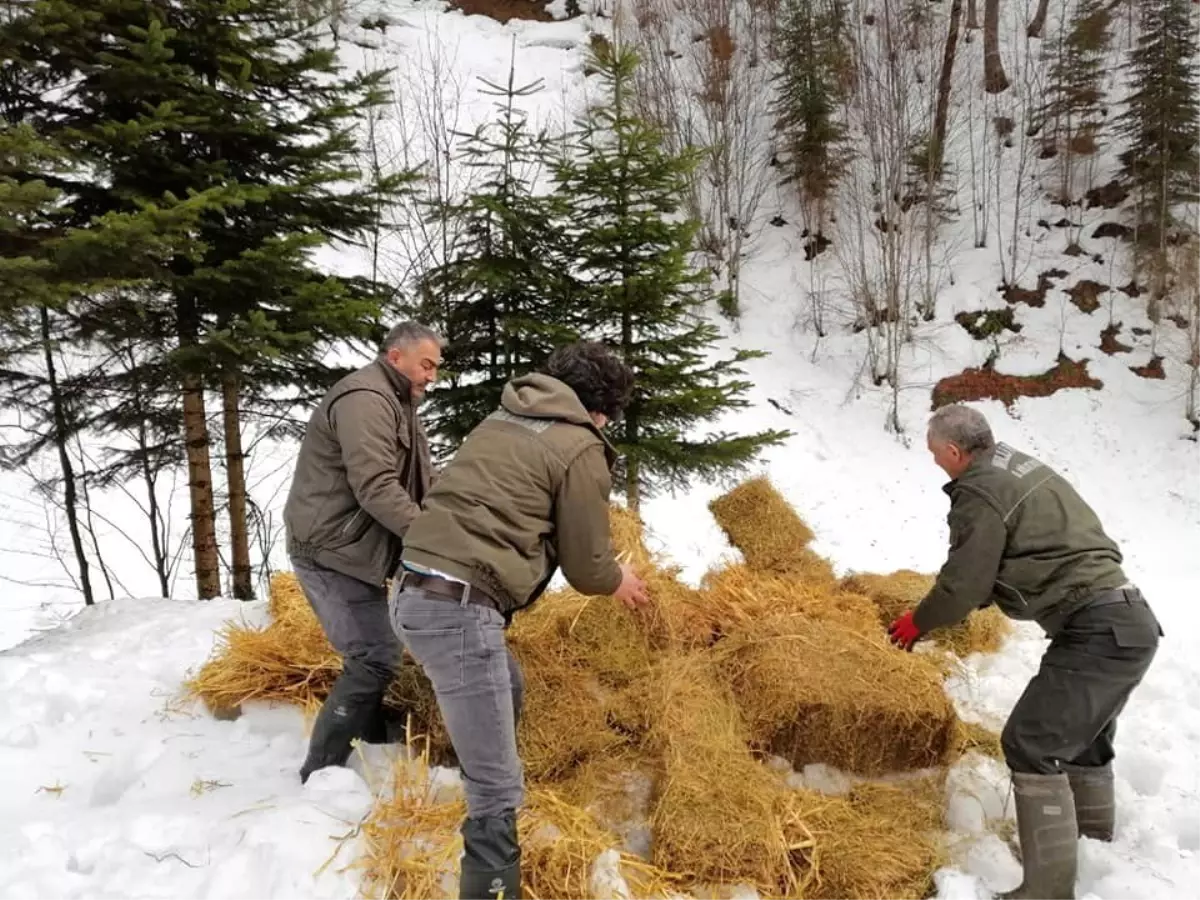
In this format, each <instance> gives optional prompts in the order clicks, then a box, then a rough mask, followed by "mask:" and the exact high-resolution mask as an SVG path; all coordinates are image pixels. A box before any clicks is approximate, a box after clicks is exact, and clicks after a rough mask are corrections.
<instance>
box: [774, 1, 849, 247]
mask: <svg viewBox="0 0 1200 900" xmlns="http://www.w3.org/2000/svg"><path fill="white" fill-rule="evenodd" d="M849 38H850V33H849V29H848V28H847V25H846V4H845V3H844V2H843V0H787V3H786V5H785V6H784V8H783V9H782V11H781V14H780V26H779V33H778V35H777V36H776V46H777V51H776V55H777V56H778V57H779V60H780V69H779V74H778V75H777V76H776V77H775V101H774V111H775V115H776V117H777V124H778V128H779V133H780V136H781V138H782V141H783V156H784V159H785V166H786V175H785V178H784V182H785V183H794V184H795V185H796V186H797V188H798V190H799V192H800V198H801V202H802V203H803V204H804V207H805V216H806V218H807V219H808V221H807V223H806V224H807V226H808V228H809V230H810V231H811V232H813V233H814V234H820V232H821V228H822V226H823V224H824V209H825V202H826V200H827V199H828V198H829V197H830V195H831V194H832V193H833V191H834V189H835V187H836V185H837V182H838V179H839V178H840V177H841V175H842V173H843V172H844V171H845V169H846V166H847V165H848V164H849V159H850V140H849V132H848V131H847V128H846V125H845V122H844V121H843V119H842V117H841V114H840V112H841V109H842V105H843V102H844V101H845V98H846V94H847V92H848V91H849V90H850V86H851V82H852V77H853V76H852V68H853V66H852V60H851V52H852V51H851V47H850V43H849Z"/></svg>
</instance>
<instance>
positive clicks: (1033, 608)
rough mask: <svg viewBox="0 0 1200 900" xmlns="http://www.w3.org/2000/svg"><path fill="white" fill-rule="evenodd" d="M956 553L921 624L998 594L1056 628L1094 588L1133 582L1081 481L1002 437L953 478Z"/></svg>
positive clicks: (960, 613)
mask: <svg viewBox="0 0 1200 900" xmlns="http://www.w3.org/2000/svg"><path fill="white" fill-rule="evenodd" d="M943 490H945V492H946V493H947V494H949V495H950V514H949V517H948V520H949V524H950V553H949V556H948V557H947V559H946V563H945V565H943V566H942V569H941V571H940V572H939V573H938V577H937V581H936V583H935V584H934V586H933V588H932V590H930V592H929V594H928V596H926V597H925V599H924V600H922V601H921V603H920V605H919V606H918V607H917V608H916V611H915V613H914V616H913V622H914V624H915V625H916V626H917V628H919V629H920V630H921V631H922V632H923V633H924V632H927V631H929V630H931V629H934V628H944V627H947V626H950V625H954V624H956V623H958V622H960V621H961V620H962V619H964V618H966V616H967V615H968V614H969V613H970V612H971V611H972V610H974V609H978V608H981V607H984V606H988V605H991V604H992V603H995V604H996V605H997V606H999V607H1000V609H1001V610H1002V611H1003V612H1004V613H1005V614H1006V615H1008V616H1009V617H1011V618H1013V619H1024V620H1034V621H1037V622H1038V623H1039V624H1040V625H1041V626H1042V628H1043V629H1044V630H1045V631H1046V633H1047V634H1051V635H1053V634H1054V633H1055V632H1056V631H1057V630H1058V628H1059V626H1060V625H1061V623H1062V622H1063V621H1064V620H1065V619H1066V618H1067V617H1068V616H1069V615H1070V614H1071V613H1072V612H1074V611H1075V610H1076V609H1078V608H1079V607H1080V606H1082V605H1083V604H1084V603H1086V602H1087V600H1088V598H1089V597H1090V596H1091V595H1093V594H1095V593H1098V592H1100V591H1104V590H1109V589H1112V588H1116V587H1120V586H1121V585H1122V584H1124V583H1126V577H1125V573H1124V572H1123V570H1122V569H1121V562H1122V557H1121V551H1120V550H1119V549H1118V547H1117V545H1116V543H1115V542H1114V541H1113V540H1112V539H1111V538H1110V537H1109V536H1108V535H1107V534H1105V533H1104V529H1103V528H1102V527H1101V525H1100V520H1099V519H1098V518H1097V517H1096V514H1095V513H1094V512H1093V511H1092V509H1091V507H1090V506H1088V505H1087V503H1085V502H1084V501H1083V499H1082V498H1081V497H1080V496H1079V494H1078V493H1076V491H1075V489H1074V488H1073V487H1071V485H1070V484H1069V483H1068V482H1067V481H1066V480H1065V479H1064V478H1063V477H1062V476H1061V475H1059V474H1058V473H1057V472H1055V471H1053V470H1052V469H1051V468H1050V467H1048V466H1046V465H1045V464H1044V463H1042V462H1040V461H1038V460H1036V459H1034V458H1033V457H1031V456H1028V455H1027V454H1025V453H1021V452H1020V451H1018V450H1014V449H1013V448H1012V447H1010V446H1008V445H1007V444H1003V443H1001V444H997V445H996V446H995V447H994V448H992V450H990V451H987V452H985V453H981V454H978V455H977V456H976V458H975V459H973V460H972V461H971V464H970V465H969V466H968V468H967V470H966V471H965V472H964V473H963V474H962V475H961V476H960V477H959V478H957V479H955V480H954V481H952V482H950V483H949V484H947V485H946V486H945V487H944V488H943Z"/></svg>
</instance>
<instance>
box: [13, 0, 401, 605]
mask: <svg viewBox="0 0 1200 900" xmlns="http://www.w3.org/2000/svg"><path fill="white" fill-rule="evenodd" d="M5 30H6V31H8V32H9V37H10V38H11V41H8V40H6V44H8V45H11V46H12V47H13V48H14V56H13V60H14V66H15V69H16V70H17V71H21V72H23V73H28V78H29V80H33V79H35V78H42V79H43V80H53V79H57V83H58V88H59V89H58V90H57V91H56V92H53V93H49V94H43V99H42V106H41V107H39V108H37V109H36V110H35V111H34V112H33V113H32V114H31V116H32V119H33V121H34V122H35V127H36V128H37V129H38V131H39V133H40V134H43V135H47V136H49V137H51V138H52V139H55V140H58V141H60V142H61V143H62V145H63V146H64V147H65V148H66V149H67V151H68V152H69V153H70V154H71V156H72V158H73V160H74V161H75V163H76V165H75V168H74V170H73V171H72V172H71V173H69V175H68V176H67V177H66V178H64V179H62V181H63V182H64V183H63V184H62V185H61V187H62V189H63V191H64V193H65V194H67V195H69V196H68V200H69V202H70V203H71V206H72V208H73V210H74V213H75V218H74V219H73V220H72V221H71V222H70V223H69V225H70V227H73V228H77V229H84V230H86V229H88V228H90V227H92V223H93V221H94V217H96V216H103V215H104V214H107V213H119V214H131V213H133V212H135V211H137V210H139V209H143V208H145V207H146V206H147V204H163V203H167V204H170V203H173V202H175V198H189V197H192V196H202V197H206V198H207V200H208V204H209V206H208V208H207V209H206V210H205V211H204V212H203V214H202V215H201V217H200V219H199V222H198V225H197V227H196V228H195V229H194V237H195V241H194V243H193V244H192V246H191V247H190V248H185V249H184V250H180V251H170V252H165V253H163V254H161V255H160V256H159V257H158V258H157V259H156V260H155V265H154V266H153V271H151V272H149V273H144V274H146V279H145V283H144V284H143V285H142V286H141V287H140V288H139V289H138V290H125V291H115V290H114V291H98V292H95V293H91V294H88V295H85V296H81V297H80V298H79V299H78V301H76V302H75V305H76V306H77V307H78V309H77V310H76V311H75V312H74V313H73V322H74V323H75V328H76V329H77V331H78V337H79V339H80V340H81V341H83V342H84V343H86V344H90V345H91V346H92V347H94V348H97V352H106V353H110V354H111V353H116V352H118V351H120V350H121V349H122V348H125V347H127V346H128V345H129V343H130V342H131V341H132V340H134V339H137V340H140V341H142V342H143V343H142V346H143V347H144V348H145V349H147V350H149V351H156V352H149V353H145V354H142V355H141V357H140V358H138V364H137V366H136V368H135V370H133V371H118V372H115V373H113V374H112V375H111V376H110V377H107V378H106V379H105V380H104V382H103V383H102V384H101V385H98V386H97V391H98V392H100V393H102V394H104V395H106V396H110V397H119V396H126V397H127V396H129V394H130V392H131V391H132V390H133V386H135V385H136V386H137V387H138V389H139V390H141V391H142V396H143V398H144V396H145V391H144V388H145V386H146V385H157V386H159V387H158V388H157V389H158V390H160V391H163V392H164V395H163V396H161V397H160V398H157V399H161V401H162V402H163V404H164V405H165V407H166V408H167V409H169V410H172V411H173V412H174V416H173V421H174V424H173V427H172V433H173V434H174V435H178V433H179V431H180V429H179V423H180V421H181V420H182V424H183V429H182V437H183V440H182V442H180V441H179V440H178V438H177V437H176V438H175V440H174V443H171V444H168V441H167V438H168V434H167V433H166V432H164V433H163V434H161V435H160V436H159V437H161V438H162V443H163V444H168V446H169V447H170V448H171V449H172V450H174V451H175V452H176V453H177V454H178V455H179V457H182V458H186V461H187V464H188V469H189V486H190V491H191V506H192V512H191V519H192V538H193V553H194V557H195V560H196V574H197V588H198V592H199V594H200V596H202V597H211V596H214V595H215V594H217V593H219V592H220V563H219V556H218V553H217V545H216V521H215V516H216V504H215V501H214V490H213V486H212V466H211V463H210V459H209V452H210V448H211V446H212V445H213V444H214V443H215V442H214V441H213V440H212V439H211V437H210V435H209V431H208V416H207V410H206V398H205V393H206V391H207V390H210V389H220V390H221V391H222V397H223V404H222V406H223V411H224V413H225V415H224V423H225V425H226V427H227V429H228V430H229V433H228V434H226V440H225V446H226V455H227V458H228V459H227V463H228V465H227V474H228V475H229V476H230V482H229V491H228V493H229V496H230V499H231V501H232V502H233V505H231V508H230V512H231V517H232V520H233V521H232V526H233V527H232V538H233V542H234V546H233V554H232V555H233V558H234V569H235V572H234V574H235V579H234V593H235V595H237V596H249V594H250V579H249V561H248V549H247V536H246V534H245V528H244V524H243V523H244V519H245V514H244V511H239V510H238V509H236V508H235V506H236V505H237V503H238V501H239V500H240V499H241V498H244V496H245V486H244V483H240V484H239V483H238V481H239V474H240V473H239V469H240V461H241V460H240V456H241V451H240V446H239V445H240V434H238V432H240V429H241V417H242V414H243V413H246V414H251V415H256V416H259V417H261V419H262V420H264V421H268V420H269V421H271V422H272V423H278V424H273V425H272V427H273V428H275V429H276V430H284V431H287V430H289V429H293V428H295V427H296V426H295V422H294V420H289V418H288V415H287V414H288V413H289V412H290V410H291V409H292V407H293V406H294V405H295V403H296V402H297V401H299V400H303V399H306V398H308V397H311V396H312V395H313V394H315V393H317V392H318V391H319V390H320V389H321V388H322V387H324V386H325V385H326V384H327V383H328V382H329V381H330V380H331V379H332V378H333V377H335V376H336V375H337V374H338V372H337V371H333V370H330V368H329V367H328V366H326V365H325V364H324V362H323V360H322V356H323V351H324V348H325V347H327V346H329V345H330V344H331V343H333V342H336V341H340V340H343V339H347V338H358V339H366V338H368V337H372V336H376V335H377V334H378V332H379V325H378V320H379V315H380V294H379V292H378V291H376V290H375V286H373V285H370V284H367V283H365V282H363V281H362V280H359V279H345V278H335V277H329V276H326V275H323V274H321V273H320V272H318V271H316V270H315V268H314V267H313V265H312V262H311V253H312V251H313V250H314V249H315V248H317V247H320V246H323V245H326V244H328V243H330V242H331V241H333V240H347V241H353V240H354V239H355V238H356V236H357V235H358V234H359V233H360V232H361V231H362V230H364V229H365V228H366V227H367V226H369V224H370V223H371V222H372V221H373V219H374V218H375V217H376V216H377V215H378V212H379V207H380V203H379V200H380V198H381V197H387V196H393V195H394V194H395V192H397V191H399V190H400V189H401V186H402V182H403V181H404V178H403V177H402V176H397V177H393V178H390V179H387V181H386V183H384V184H380V185H365V186H364V185H358V184H354V182H355V181H356V180H357V177H358V173H357V171H356V168H355V166H354V162H353V157H354V152H355V149H356V147H355V141H354V135H353V129H352V126H353V125H354V123H355V122H356V121H357V120H358V119H359V118H360V117H361V115H362V114H363V112H364V110H366V109H369V108H370V107H372V106H375V105H378V104H380V103H382V102H383V101H384V99H385V98H384V92H383V91H382V88H381V83H382V78H383V77H384V73H380V72H377V73H371V74H365V75H358V76H354V77H350V78H345V77H342V76H341V75H340V73H339V67H338V65H337V63H336V57H335V54H334V53H333V52H332V51H331V50H328V49H325V48H321V47H320V46H319V45H318V40H317V37H316V35H315V34H314V33H313V32H311V31H309V30H306V29H305V27H304V26H303V25H297V24H296V23H295V17H294V16H293V15H292V14H291V11H290V9H289V3H288V2H286V0H198V2H194V3H189V4H178V3H171V2H167V0H152V2H135V0H97V2H94V3H90V4H87V6H86V8H84V9H81V8H80V7H79V6H78V5H76V4H70V3H63V2H58V0H49V2H46V3H40V4H36V5H32V6H28V7H25V6H23V7H22V8H21V10H20V12H19V13H18V14H17V15H16V16H15V18H14V20H13V21H12V22H11V23H9V24H8V25H7V26H5ZM128 413H129V410H128V407H127V406H126V407H122V406H121V404H119V403H113V404H111V405H110V406H109V408H108V410H107V414H106V415H104V416H101V417H99V418H98V419H97V420H96V421H95V422H94V425H95V427H96V428H97V429H98V430H101V431H104V430H110V429H113V428H117V427H120V426H122V425H127V424H128ZM281 419H282V421H280V420H281ZM151 443H158V441H152V442H151ZM177 458H178V457H177Z"/></svg>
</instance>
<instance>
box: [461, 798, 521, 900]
mask: <svg viewBox="0 0 1200 900" xmlns="http://www.w3.org/2000/svg"><path fill="white" fill-rule="evenodd" d="M462 836H463V856H462V871H461V873H460V875H459V880H458V896H459V900H520V897H521V846H520V844H519V843H518V842H517V814H516V813H515V812H507V813H505V814H504V815H501V816H483V817H481V818H478V819H467V820H466V821H465V822H463V825H462Z"/></svg>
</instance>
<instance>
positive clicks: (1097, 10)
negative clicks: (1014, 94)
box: [1041, 0, 1112, 203]
mask: <svg viewBox="0 0 1200 900" xmlns="http://www.w3.org/2000/svg"><path fill="white" fill-rule="evenodd" d="M1107 7H1108V4H1107V3H1105V2H1104V0H1075V2H1074V3H1073V4H1072V7H1071V15H1070V18H1069V19H1068V20H1067V21H1065V22H1063V23H1062V26H1061V27H1062V31H1061V32H1060V35H1059V36H1058V38H1057V39H1056V40H1054V41H1051V42H1049V44H1048V47H1047V51H1046V55H1047V56H1049V58H1050V81H1049V85H1048V87H1047V91H1046V104H1045V106H1044V107H1043V109H1042V111H1041V115H1042V118H1043V119H1044V121H1045V122H1046V125H1047V129H1046V130H1047V143H1048V144H1049V146H1048V147H1047V148H1046V149H1047V150H1048V151H1049V150H1053V152H1054V153H1055V154H1056V155H1057V156H1058V157H1059V158H1060V160H1061V162H1060V170H1059V171H1060V176H1061V185H1062V187H1061V188H1060V200H1061V201H1062V202H1063V203H1070V202H1071V201H1072V200H1073V198H1074V194H1075V189H1074V177H1075V167H1076V162H1077V160H1078V159H1079V157H1089V158H1090V157H1092V156H1094V155H1095V153H1096V151H1097V150H1098V149H1099V134H1100V130H1101V128H1102V127H1103V124H1104V74H1105V59H1106V57H1107V53H1108V48H1109V44H1110V41H1111V34H1110V31H1109V28H1110V25H1111V23H1112V13H1111V12H1110V11H1109V9H1108V8H1107ZM1088 187H1090V185H1089V184H1084V185H1083V186H1082V188H1083V190H1084V191H1086V190H1087V189H1088Z"/></svg>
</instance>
